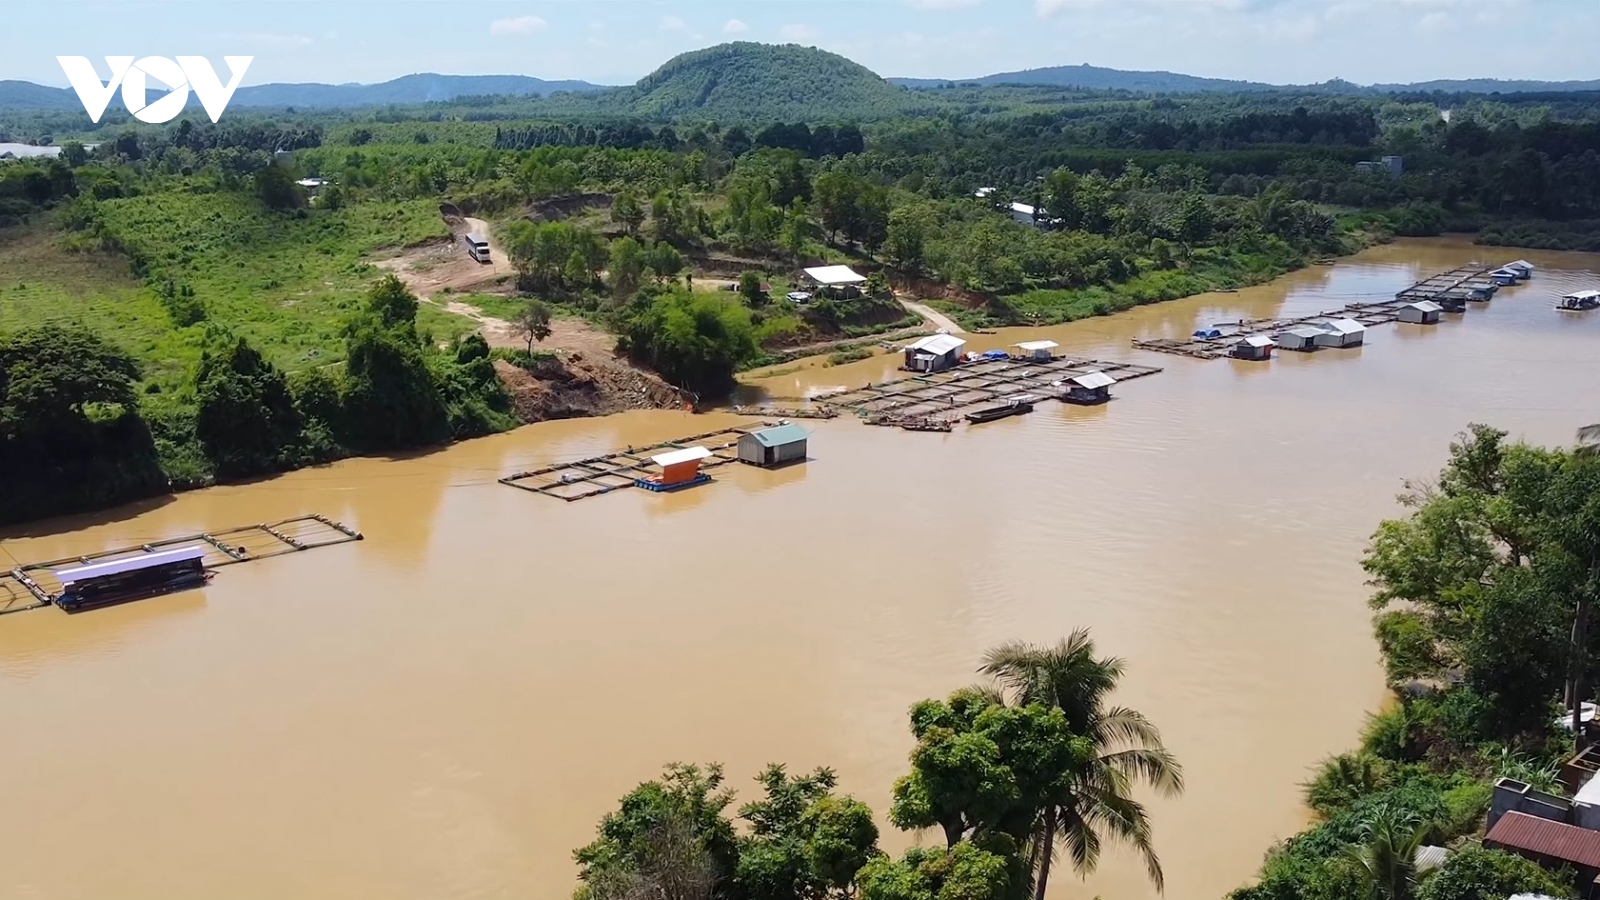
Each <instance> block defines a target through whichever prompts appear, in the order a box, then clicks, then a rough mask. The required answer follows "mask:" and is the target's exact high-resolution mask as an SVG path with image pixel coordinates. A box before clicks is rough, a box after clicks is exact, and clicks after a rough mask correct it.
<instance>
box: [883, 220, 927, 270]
mask: <svg viewBox="0 0 1600 900" xmlns="http://www.w3.org/2000/svg"><path fill="white" fill-rule="evenodd" d="M931 220H932V215H931V213H930V211H929V210H928V208H927V207H926V206H923V205H921V204H909V205H906V206H900V207H896V208H895V210H894V211H893V212H891V213H889V221H888V230H887V232H886V233H885V242H884V248H883V249H884V256H885V257H886V258H887V259H888V260H889V264H890V265H892V266H894V267H895V268H897V269H900V270H902V271H904V272H907V273H909V274H912V275H916V274H920V273H921V271H922V267H923V265H924V263H925V261H926V256H925V251H926V245H927V241H928V233H929V232H930V231H932V230H933V226H932V221H931Z"/></svg>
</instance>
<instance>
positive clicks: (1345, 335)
mask: <svg viewBox="0 0 1600 900" xmlns="http://www.w3.org/2000/svg"><path fill="white" fill-rule="evenodd" d="M1322 328H1323V331H1322V333H1321V334H1319V335H1317V346H1319V347H1337V348H1347V347H1359V346H1361V343H1362V341H1363V340H1365V339H1366V335H1367V326H1365V325H1363V324H1361V323H1360V322H1357V321H1356V320H1355V319H1333V320H1331V321H1329V322H1328V323H1327V324H1325V325H1323V326H1322Z"/></svg>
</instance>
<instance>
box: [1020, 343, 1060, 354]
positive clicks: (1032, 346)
mask: <svg viewBox="0 0 1600 900" xmlns="http://www.w3.org/2000/svg"><path fill="white" fill-rule="evenodd" d="M1014 346H1016V348H1017V349H1018V350H1026V351H1028V352H1029V353H1032V352H1033V351H1035V350H1054V349H1055V348H1057V347H1059V346H1061V345H1060V344H1058V343H1056V342H1055V341H1023V342H1022V343H1020V344H1016V345H1014Z"/></svg>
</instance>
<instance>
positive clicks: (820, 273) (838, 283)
mask: <svg viewBox="0 0 1600 900" xmlns="http://www.w3.org/2000/svg"><path fill="white" fill-rule="evenodd" d="M804 272H805V276H806V280H807V281H809V282H810V283H811V285H812V290H811V293H812V294H814V295H816V296H819V297H832V298H834V299H836V300H850V299H853V298H856V297H859V296H861V286H862V285H864V284H866V283H867V276H865V275H862V274H860V273H859V272H857V271H856V270H854V269H852V268H850V267H849V266H816V267H814V268H810V269H805V270H804Z"/></svg>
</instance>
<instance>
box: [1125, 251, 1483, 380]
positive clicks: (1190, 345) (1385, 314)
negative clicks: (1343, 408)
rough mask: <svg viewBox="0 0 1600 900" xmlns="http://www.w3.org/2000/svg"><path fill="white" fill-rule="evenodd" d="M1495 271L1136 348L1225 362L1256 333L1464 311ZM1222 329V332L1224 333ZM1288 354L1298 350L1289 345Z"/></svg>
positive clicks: (1459, 271) (1475, 270) (1469, 271)
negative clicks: (1435, 307) (1437, 309)
mask: <svg viewBox="0 0 1600 900" xmlns="http://www.w3.org/2000/svg"><path fill="white" fill-rule="evenodd" d="M1492 270H1493V269H1492V267H1490V266H1484V265H1481V264H1476V263H1475V264H1473V265H1470V266H1461V267H1458V268H1455V269H1451V270H1450V271H1448V272H1441V273H1439V274H1438V275H1433V276H1431V277H1429V278H1425V279H1423V280H1422V281H1419V282H1417V283H1416V284H1413V285H1411V286H1410V287H1408V288H1406V289H1405V290H1403V291H1400V292H1399V293H1397V294H1395V295H1394V299H1393V300H1381V301H1367V302H1363V303H1348V304H1345V306H1344V307H1343V308H1341V309H1334V310H1325V311H1323V312H1319V313H1316V314H1314V315H1309V316H1294V317H1291V318H1271V319H1241V320H1240V321H1239V322H1237V323H1235V324H1232V325H1229V326H1227V329H1226V330H1225V331H1221V333H1219V334H1215V335H1210V334H1209V333H1208V334H1207V336H1201V335H1200V334H1199V333H1197V334H1195V335H1191V336H1190V337H1187V338H1181V339H1174V338H1149V339H1140V338H1135V339H1134V341H1133V346H1134V347H1136V348H1138V349H1140V350H1154V351H1156V352H1157V353H1171V354H1175V355H1178V356H1188V357H1191V358H1193V359H1221V358H1223V357H1229V356H1231V355H1232V352H1233V346H1234V345H1235V344H1237V343H1238V342H1239V341H1240V339H1242V338H1244V337H1247V336H1249V335H1252V334H1274V333H1277V332H1281V331H1287V330H1289V329H1291V328H1295V327H1298V326H1301V325H1312V324H1315V323H1317V322H1319V321H1323V320H1327V319H1354V320H1355V321H1356V322H1359V323H1360V324H1362V325H1365V326H1367V327H1369V328H1370V327H1371V326H1373V325H1386V324H1388V323H1390V322H1396V321H1399V319H1400V310H1401V309H1403V308H1404V307H1406V306H1409V305H1411V304H1412V303H1416V302H1419V301H1422V300H1429V301H1432V302H1434V303H1437V304H1439V305H1440V306H1441V307H1442V308H1443V310H1444V311H1445V312H1460V311H1462V310H1463V309H1465V307H1466V303H1467V302H1468V301H1476V300H1480V299H1487V298H1486V297H1482V296H1480V292H1479V289H1478V288H1477V287H1475V285H1476V284H1477V283H1478V282H1479V280H1480V279H1481V278H1482V277H1483V276H1484V275H1485V273H1487V272H1490V271H1492ZM1219 330H1220V329H1219ZM1283 349H1286V350H1293V349H1296V348H1294V347H1284V348H1283Z"/></svg>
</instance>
